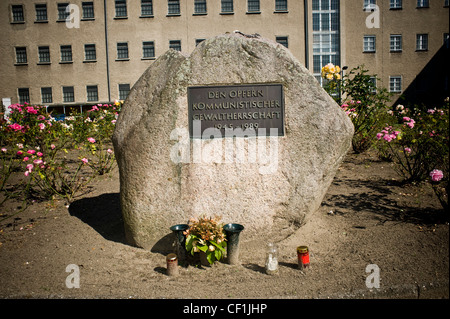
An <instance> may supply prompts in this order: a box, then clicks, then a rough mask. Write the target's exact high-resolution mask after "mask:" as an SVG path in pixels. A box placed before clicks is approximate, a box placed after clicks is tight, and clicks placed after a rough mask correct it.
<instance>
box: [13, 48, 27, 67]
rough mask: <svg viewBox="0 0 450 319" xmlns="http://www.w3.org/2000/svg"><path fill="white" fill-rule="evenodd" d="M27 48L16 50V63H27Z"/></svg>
mask: <svg viewBox="0 0 450 319" xmlns="http://www.w3.org/2000/svg"><path fill="white" fill-rule="evenodd" d="M27 62H28V61H27V48H26V47H17V48H16V63H27Z"/></svg>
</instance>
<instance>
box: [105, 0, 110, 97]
mask: <svg viewBox="0 0 450 319" xmlns="http://www.w3.org/2000/svg"><path fill="white" fill-rule="evenodd" d="M103 10H104V19H105V47H106V48H105V51H106V82H107V84H108V101H109V102H111V84H110V81H109V55H108V19H107V13H106V0H103Z"/></svg>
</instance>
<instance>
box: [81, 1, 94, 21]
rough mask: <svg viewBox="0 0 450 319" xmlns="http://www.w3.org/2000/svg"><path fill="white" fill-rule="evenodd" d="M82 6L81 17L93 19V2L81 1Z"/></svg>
mask: <svg viewBox="0 0 450 319" xmlns="http://www.w3.org/2000/svg"><path fill="white" fill-rule="evenodd" d="M81 6H82V8H83V19H88V20H89V19H94V18H95V14H94V2H91V1H90V2H83V3H82V4H81Z"/></svg>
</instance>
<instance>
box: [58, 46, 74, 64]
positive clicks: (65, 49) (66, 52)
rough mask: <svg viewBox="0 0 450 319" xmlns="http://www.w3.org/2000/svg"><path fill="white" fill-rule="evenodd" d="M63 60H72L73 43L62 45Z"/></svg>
mask: <svg viewBox="0 0 450 319" xmlns="http://www.w3.org/2000/svg"><path fill="white" fill-rule="evenodd" d="M61 62H72V46H71V45H61Z"/></svg>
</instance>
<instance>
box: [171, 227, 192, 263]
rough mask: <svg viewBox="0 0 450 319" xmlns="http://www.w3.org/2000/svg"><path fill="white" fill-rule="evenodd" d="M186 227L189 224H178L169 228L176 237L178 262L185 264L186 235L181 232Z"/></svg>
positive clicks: (186, 228)
mask: <svg viewBox="0 0 450 319" xmlns="http://www.w3.org/2000/svg"><path fill="white" fill-rule="evenodd" d="M188 229H189V225H187V224H178V225H174V226H172V227H170V230H171V231H173V233H174V234H175V236H176V237H177V241H176V245H177V255H178V257H179V260H180V264H186V259H187V251H186V236H185V235H184V234H183V232H184V231H186V230H188Z"/></svg>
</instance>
